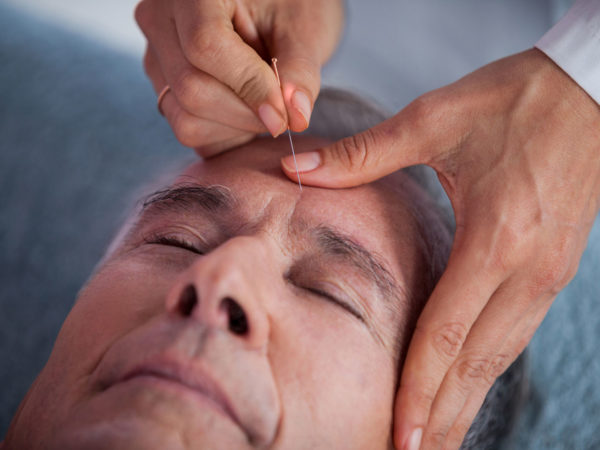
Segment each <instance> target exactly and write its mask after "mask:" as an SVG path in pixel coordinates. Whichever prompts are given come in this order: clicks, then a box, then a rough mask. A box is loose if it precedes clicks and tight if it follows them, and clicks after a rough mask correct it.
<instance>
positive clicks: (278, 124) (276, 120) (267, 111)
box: [258, 103, 286, 137]
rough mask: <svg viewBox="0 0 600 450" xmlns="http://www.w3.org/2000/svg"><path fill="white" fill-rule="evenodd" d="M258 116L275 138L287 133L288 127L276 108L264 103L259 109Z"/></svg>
mask: <svg viewBox="0 0 600 450" xmlns="http://www.w3.org/2000/svg"><path fill="white" fill-rule="evenodd" d="M258 116H259V117H260V120H262V122H263V123H264V124H265V126H266V127H267V130H269V133H271V134H272V135H273V137H277V136H279V135H280V134H281V133H283V132H284V131H285V128H286V126H285V122H284V121H283V119H282V117H281V116H280V115H279V113H278V112H277V111H276V110H275V108H273V107H272V106H271V105H269V104H268V103H263V104H262V105H260V106H259V107H258Z"/></svg>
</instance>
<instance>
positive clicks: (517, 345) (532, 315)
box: [445, 296, 554, 448]
mask: <svg viewBox="0 0 600 450" xmlns="http://www.w3.org/2000/svg"><path fill="white" fill-rule="evenodd" d="M553 300H554V297H553V296H545V298H543V299H542V300H538V301H536V302H535V303H534V305H532V307H531V311H529V312H528V313H527V315H525V316H524V317H522V318H521V320H519V322H518V324H517V326H516V327H515V328H514V329H513V331H512V333H511V334H510V335H509V336H508V337H507V338H506V339H505V341H504V343H503V345H502V346H501V348H500V350H499V353H500V354H506V355H511V356H512V357H511V359H510V361H509V363H510V364H512V362H514V360H515V359H517V357H518V356H519V355H520V354H521V353H522V352H523V350H525V347H526V346H527V344H528V343H529V342H530V341H531V338H532V337H533V335H534V333H535V331H536V330H537V329H538V327H539V326H540V324H541V323H542V321H543V320H544V317H545V316H546V314H547V312H548V310H549V308H550V306H551V305H552V301H553ZM507 368H508V366H507ZM488 391H489V387H488V389H480V390H475V391H474V392H473V393H472V394H471V395H470V397H469V398H468V399H467V402H466V403H465V406H464V408H463V410H462V411H461V412H460V414H459V415H458V417H457V419H456V421H455V422H454V424H453V425H452V427H451V428H450V430H449V431H448V435H447V437H446V444H445V446H446V447H447V448H458V447H459V446H460V445H461V443H462V442H463V440H464V438H465V435H466V433H467V432H468V430H469V428H470V427H471V424H472V423H473V420H474V419H475V417H476V415H477V413H478V412H479V410H480V408H481V406H482V404H483V402H484V400H485V397H486V395H487V392H488Z"/></svg>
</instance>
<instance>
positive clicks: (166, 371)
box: [113, 359, 247, 434]
mask: <svg viewBox="0 0 600 450" xmlns="http://www.w3.org/2000/svg"><path fill="white" fill-rule="evenodd" d="M143 379H149V380H151V379H154V380H155V381H157V382H166V383H171V384H175V385H178V386H177V387H179V388H183V389H186V390H189V391H192V392H191V394H194V395H200V396H202V397H204V399H206V400H208V403H210V404H212V405H211V406H213V407H214V409H216V410H217V411H218V412H219V413H221V414H223V415H225V416H227V417H228V418H229V419H230V420H231V421H232V422H234V423H235V424H236V425H237V426H238V427H239V428H241V429H242V430H243V431H244V433H246V434H247V431H246V429H245V427H244V426H243V425H242V423H241V422H240V420H239V417H238V415H237V413H236V411H235V409H234V407H233V405H232V403H231V401H230V400H229V398H228V396H227V395H226V394H225V391H224V390H223V389H222V388H221V386H220V385H219V384H218V383H217V382H216V381H215V380H214V379H213V378H212V377H211V376H210V375H209V374H208V373H207V372H206V371H205V370H202V368H200V367H192V366H191V365H189V364H188V365H184V364H180V363H178V362H176V361H172V360H168V359H162V360H160V359H159V360H157V361H148V362H144V363H142V364H139V365H136V366H134V367H133V368H131V369H130V370H127V371H125V374H124V375H123V376H122V377H120V378H119V379H118V380H117V381H116V382H115V383H114V384H113V385H116V384H120V383H126V382H129V381H135V380H143ZM158 387H159V386H158Z"/></svg>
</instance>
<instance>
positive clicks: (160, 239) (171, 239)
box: [144, 235, 204, 255]
mask: <svg viewBox="0 0 600 450" xmlns="http://www.w3.org/2000/svg"><path fill="white" fill-rule="evenodd" d="M144 242H145V243H146V244H156V245H166V246H169V247H177V248H181V249H184V250H188V251H190V252H193V253H196V254H198V255H204V252H203V251H202V250H200V249H199V248H198V247H196V246H195V245H194V244H192V243H191V242H188V241H187V240H185V239H183V238H181V237H179V236H166V235H152V236H149V237H146V238H144Z"/></svg>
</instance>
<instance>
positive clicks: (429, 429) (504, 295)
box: [423, 277, 536, 448]
mask: <svg viewBox="0 0 600 450" xmlns="http://www.w3.org/2000/svg"><path fill="white" fill-rule="evenodd" d="M524 291H526V290H525V289H524V288H523V280H522V279H520V277H519V278H518V277H512V278H509V279H508V280H507V281H505V282H503V283H502V285H501V286H500V287H499V288H498V289H497V290H496V292H495V293H494V294H493V295H492V297H491V298H490V299H489V302H488V303H487V305H486V306H485V308H484V309H483V310H482V311H481V313H480V314H479V316H478V318H477V320H476V321H475V323H474V324H473V326H472V327H471V329H470V331H469V334H468V336H467V338H466V340H465V342H464V344H463V346H462V349H461V351H460V352H459V354H458V356H457V357H456V360H455V361H454V362H453V363H452V365H451V366H450V367H449V369H448V372H447V373H446V374H445V376H444V379H443V381H442V383H441V385H440V387H439V389H438V392H437V393H436V396H435V400H434V402H433V404H432V405H431V410H430V412H429V418H428V420H427V425H426V428H425V430H424V434H423V446H424V448H430V447H431V448H434V447H439V446H442V445H443V444H444V441H445V439H446V435H447V434H448V431H449V430H450V428H451V427H452V424H453V423H454V422H455V421H456V419H457V417H458V415H459V414H460V413H461V411H462V410H463V409H464V408H465V405H466V404H467V401H468V399H469V398H470V397H471V396H475V397H476V398H479V397H481V398H482V401H483V397H485V393H486V392H487V391H488V390H489V388H490V386H491V385H492V384H493V383H494V381H495V380H496V378H497V377H498V376H500V374H502V373H503V372H504V371H505V370H506V368H507V367H508V366H509V365H510V363H511V362H512V361H513V359H514V358H515V357H516V354H515V351H514V349H511V348H509V347H504V342H505V341H506V340H507V338H508V336H510V335H512V334H513V333H514V331H515V330H519V329H520V328H519V322H520V320H522V319H523V318H524V317H527V316H529V315H530V314H531V310H532V308H533V307H534V306H535V305H536V301H535V299H532V298H531V297H529V296H528V295H523V292H524ZM502 348H505V352H503V351H501V349H502ZM470 411H471V412H473V411H472V409H471V410H470ZM476 412H477V411H476V410H475V411H474V412H473V417H474V414H475V413H476ZM473 417H471V419H472V418H473Z"/></svg>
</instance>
